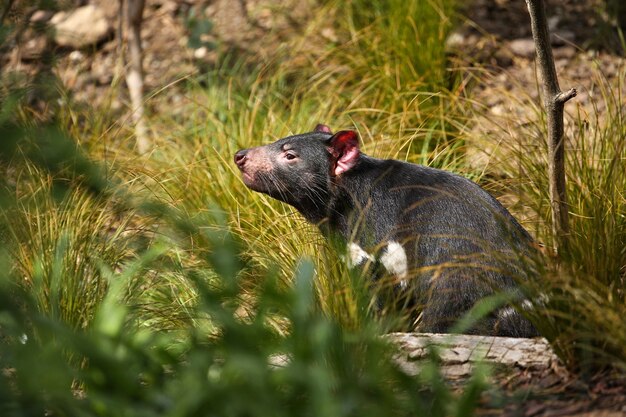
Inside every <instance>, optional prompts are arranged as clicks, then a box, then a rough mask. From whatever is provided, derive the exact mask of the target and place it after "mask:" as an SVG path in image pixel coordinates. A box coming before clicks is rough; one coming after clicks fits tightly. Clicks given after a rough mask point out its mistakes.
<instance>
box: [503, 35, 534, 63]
mask: <svg viewBox="0 0 626 417" xmlns="http://www.w3.org/2000/svg"><path fill="white" fill-rule="evenodd" d="M509 49H510V50H511V52H513V53H514V54H515V55H517V56H520V57H522V58H529V59H531V58H533V57H534V56H535V42H533V40H532V39H531V38H522V39H514V40H512V41H511V42H510V43H509Z"/></svg>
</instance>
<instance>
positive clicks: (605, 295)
mask: <svg viewBox="0 0 626 417" xmlns="http://www.w3.org/2000/svg"><path fill="white" fill-rule="evenodd" d="M620 71H621V72H620V75H619V76H617V77H616V78H615V79H616V80H617V81H616V82H615V83H614V84H611V83H609V81H608V80H607V78H606V77H604V76H603V74H602V72H601V70H600V69H596V71H595V73H594V74H593V78H592V81H593V82H592V84H591V88H592V89H593V94H594V95H595V96H596V97H598V98H597V99H595V100H591V101H590V104H591V111H590V112H587V111H586V110H585V109H584V108H583V107H582V106H579V105H577V103H576V101H575V100H574V101H573V102H571V103H568V105H567V108H566V117H565V119H566V140H567V146H566V148H567V151H566V176H567V193H568V194H567V195H568V204H569V212H570V228H571V230H570V236H569V238H568V250H567V251H565V252H564V253H563V254H562V255H561V259H560V260H559V259H556V258H554V257H553V255H551V253H552V250H551V248H552V247H553V246H554V236H553V235H552V229H551V224H552V223H551V213H550V202H549V197H548V180H547V144H546V139H545V138H546V137H547V136H546V126H545V124H546V122H545V115H544V113H543V110H542V109H541V108H540V107H537V106H538V105H537V103H535V102H534V100H533V99H531V98H530V96H529V95H523V94H522V95H518V96H513V95H511V94H510V93H507V92H506V91H502V92H501V94H502V95H503V97H505V98H506V101H507V105H509V106H511V107H512V108H524V109H526V110H527V112H526V113H525V114H526V116H523V117H522V118H521V119H520V117H519V116H515V115H514V114H512V113H511V114H505V115H501V116H499V117H498V116H494V115H493V114H491V115H490V116H489V118H490V119H491V120H490V121H489V125H488V126H485V127H484V129H482V131H483V132H488V133H486V134H483V133H479V134H477V133H476V132H477V131H476V130H474V131H465V132H463V133H462V134H460V137H462V138H463V139H464V140H465V141H466V145H467V146H473V147H474V148H475V149H491V150H492V151H491V152H490V153H489V156H490V159H489V164H488V166H487V167H486V168H485V169H484V171H485V172H492V173H493V172H495V173H497V174H498V175H499V177H496V178H495V179H494V178H493V177H492V178H491V179H490V178H489V176H486V177H485V178H484V179H483V180H484V181H485V182H486V184H487V185H488V186H491V187H492V188H493V189H494V190H495V191H496V192H497V193H500V194H501V195H503V197H504V199H505V201H513V202H514V203H513V204H510V208H511V209H512V210H513V212H514V213H515V214H516V215H517V217H518V218H521V219H524V223H525V225H526V227H527V228H529V230H531V231H532V234H533V235H534V236H535V238H536V240H537V241H538V242H540V243H542V244H544V245H545V247H546V251H547V252H548V254H549V256H548V258H547V259H546V260H545V261H546V264H545V265H542V266H540V267H541V269H543V270H544V273H543V276H542V277H541V280H540V281H539V282H538V283H537V287H538V288H536V289H535V291H534V292H535V293H536V294H537V296H538V298H540V299H543V300H544V304H543V307H542V308H541V310H542V311H541V313H540V315H539V316H538V317H536V319H535V321H536V324H537V326H538V327H539V328H540V329H541V333H542V335H544V336H545V337H547V338H548V339H549V340H550V342H551V343H552V346H553V347H554V348H555V351H556V352H557V353H558V354H559V356H560V357H561V359H563V360H564V362H565V363H567V364H568V365H569V366H570V368H571V369H577V370H580V371H584V372H589V373H593V372H594V371H597V370H598V369H602V368H603V367H607V366H608V367H618V368H620V369H622V370H623V369H624V368H626V351H625V350H624V346H626V344H625V343H626V339H625V335H626V334H625V333H624V329H623V326H620V325H616V324H617V323H619V322H620V319H619V317H623V315H624V314H625V313H626V294H624V291H623V288H624V283H625V280H626V175H624V172H626V123H625V116H626V114H625V111H626V109H625V108H624V105H623V102H624V97H623V96H622V95H621V94H622V93H621V92H622V91H623V87H624V86H623V85H622V84H621V81H620V80H623V77H624V75H626V68H623V67H622V68H621V69H620ZM490 76H491V74H489V73H488V72H480V73H479V74H478V78H481V77H482V78H488V77H490ZM512 81H513V82H515V81H514V80H512ZM600 103H603V104H602V106H603V109H602V110H600V109H599V108H598V106H599V105H600ZM468 104H470V105H465V104H463V102H462V103H461V105H462V106H464V108H465V109H466V111H469V112H470V113H469V114H466V116H465V117H466V118H470V117H471V115H472V112H476V113H480V114H489V112H488V109H487V108H486V107H484V106H482V105H481V104H480V103H476V102H473V101H470V102H469V103H468ZM483 121H484V119H483ZM461 124H462V123H461ZM459 130H462V128H461V129H459ZM495 144H497V146H494V145H495ZM507 196H508V197H507ZM541 304H542V303H540V305H541Z"/></svg>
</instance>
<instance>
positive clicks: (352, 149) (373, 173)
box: [235, 125, 536, 337]
mask: <svg viewBox="0 0 626 417" xmlns="http://www.w3.org/2000/svg"><path fill="white" fill-rule="evenodd" d="M235 163H236V164H237V166H238V167H239V169H240V170H241V173H242V176H243V181H244V183H245V184H246V186H248V187H249V188H250V189H252V190H254V191H259V192H262V193H265V194H268V195H270V196H271V197H273V198H276V199H278V200H280V201H283V202H285V203H287V204H290V205H292V206H294V207H295V208H296V209H297V210H298V211H299V212H300V213H301V214H302V215H303V216H304V217H305V218H306V219H307V220H308V221H310V222H312V223H315V224H317V225H318V226H319V227H320V230H321V231H322V233H324V234H325V235H326V236H328V237H331V236H340V238H341V239H342V240H343V241H345V243H346V247H347V257H348V261H349V262H350V263H351V265H353V266H365V265H367V266H368V267H370V266H371V265H376V266H377V267H374V268H371V270H373V271H376V270H379V271H380V270H382V271H383V272H384V276H386V277H387V278H388V280H387V281H390V282H392V283H393V284H392V287H393V288H394V290H393V291H394V292H395V294H396V295H398V294H399V295H401V297H402V298H403V299H404V300H405V301H404V302H405V303H407V302H408V303H410V304H412V305H413V306H418V308H416V309H415V310H416V311H419V316H418V317H416V318H415V319H416V322H417V327H418V329H419V330H420V331H425V332H447V331H449V330H450V327H451V326H452V325H453V324H454V323H455V322H456V320H458V319H459V318H460V317H461V316H462V315H463V314H464V313H466V312H467V311H468V310H469V309H470V308H472V306H473V305H474V304H475V303H476V302H477V301H478V300H480V299H482V298H484V297H486V296H489V295H493V294H494V293H495V292H506V293H508V294H512V295H514V296H517V301H518V302H519V303H521V304H524V303H525V304H528V301H525V302H524V301H523V296H522V293H521V290H520V289H519V287H518V284H517V283H518V282H519V280H520V279H524V278H526V277H527V275H528V272H527V269H528V268H526V266H525V265H527V262H525V261H524V260H523V259H524V258H525V257H526V256H528V255H529V254H530V253H531V252H532V249H531V248H532V239H531V237H530V236H529V234H528V233H527V232H526V231H525V230H524V229H523V228H522V226H520V224H519V223H518V222H517V221H516V220H515V219H514V218H513V216H511V214H510V213H509V212H508V211H507V210H506V209H505V208H504V207H503V206H502V205H501V204H500V203H499V202H498V201H497V200H496V199H495V198H493V197H492V196H491V195H489V194H488V193H487V192H486V191H484V190H483V189H482V188H480V187H479V186H478V185H477V184H475V183H474V182H472V181H470V180H468V179H466V178H463V177H461V176H459V175H455V174H453V173H450V172H446V171H442V170H439V169H434V168H429V167H425V166H421V165H415V164H411V163H407V162H402V161H397V160H392V159H376V158H372V157H369V156H367V155H365V154H363V153H361V152H360V150H359V139H358V135H357V133H356V132H354V131H347V130H345V131H340V132H337V133H335V134H332V132H331V130H330V128H328V127H327V126H325V125H318V126H317V127H316V128H315V130H314V131H313V132H310V133H304V134H300V135H294V136H289V137H286V138H283V139H280V140H278V141H276V142H274V143H271V144H269V145H265V146H260V147H256V148H251V149H245V150H240V151H238V152H237V153H236V154H235ZM373 275H374V276H375V277H376V278H375V279H377V280H380V279H381V278H380V277H381V274H373ZM407 300H408V301H407ZM383 303H384V301H383ZM468 332H470V333H482V334H493V335H501V336H513V337H528V336H533V335H536V330H535V329H534V327H533V326H532V325H531V324H530V322H529V321H527V320H526V319H525V318H524V317H522V315H520V314H519V313H518V312H517V311H516V310H514V309H513V308H511V307H502V308H500V309H499V310H497V311H495V312H493V313H491V315H489V316H488V317H487V318H485V319H483V320H482V321H481V322H480V323H479V324H478V325H476V326H475V327H474V328H472V329H470V330H468Z"/></svg>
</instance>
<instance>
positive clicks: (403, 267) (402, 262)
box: [380, 240, 408, 288]
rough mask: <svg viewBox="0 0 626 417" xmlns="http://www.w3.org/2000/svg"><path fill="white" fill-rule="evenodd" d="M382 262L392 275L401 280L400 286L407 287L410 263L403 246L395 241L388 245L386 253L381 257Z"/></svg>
mask: <svg viewBox="0 0 626 417" xmlns="http://www.w3.org/2000/svg"><path fill="white" fill-rule="evenodd" d="M380 262H381V263H382V264H383V265H384V266H385V269H387V271H388V272H389V273H390V274H393V275H395V276H397V277H398V278H400V286H401V287H402V288H406V287H407V282H406V277H407V275H408V261H407V258H406V252H405V251H404V248H403V247H402V245H401V244H399V243H398V242H394V241H393V240H392V241H390V242H389V243H388V244H387V248H386V249H385V252H384V253H383V254H382V256H381V257H380Z"/></svg>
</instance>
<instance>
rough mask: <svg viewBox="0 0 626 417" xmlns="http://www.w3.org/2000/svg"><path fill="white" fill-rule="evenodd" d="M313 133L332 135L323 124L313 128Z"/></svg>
mask: <svg viewBox="0 0 626 417" xmlns="http://www.w3.org/2000/svg"><path fill="white" fill-rule="evenodd" d="M314 131H315V132H324V133H333V132H331V131H330V127H328V126H326V125H323V124H321V123H320V124H318V125H317V126H315V130H314Z"/></svg>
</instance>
